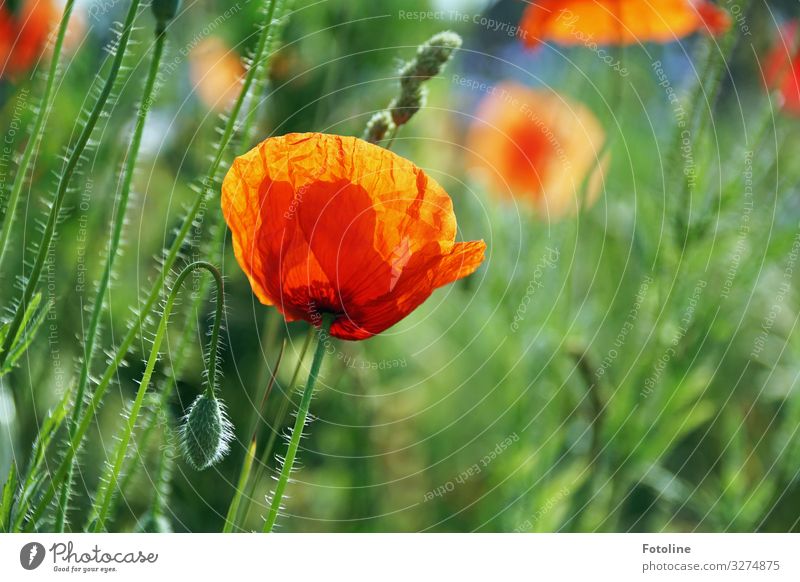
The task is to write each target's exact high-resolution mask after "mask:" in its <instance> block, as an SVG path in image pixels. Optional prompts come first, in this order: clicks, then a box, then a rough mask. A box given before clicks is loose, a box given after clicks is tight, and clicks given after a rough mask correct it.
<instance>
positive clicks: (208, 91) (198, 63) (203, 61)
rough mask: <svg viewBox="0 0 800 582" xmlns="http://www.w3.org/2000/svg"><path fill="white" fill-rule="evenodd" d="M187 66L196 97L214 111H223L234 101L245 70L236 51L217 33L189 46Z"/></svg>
mask: <svg viewBox="0 0 800 582" xmlns="http://www.w3.org/2000/svg"><path fill="white" fill-rule="evenodd" d="M189 70H190V74H191V78H192V84H193V85H194V90H195V92H196V93H197V96H198V97H199V98H200V101H202V102H203V103H204V104H205V105H206V107H208V108H209V109H213V110H214V111H225V110H226V109H228V107H230V106H231V105H232V104H233V102H234V101H236V98H237V97H238V95H239V90H240V89H241V81H242V79H243V78H244V75H245V73H246V70H245V67H244V64H243V63H242V59H241V58H240V57H239V54H238V53H237V52H236V51H235V50H233V49H232V48H230V47H229V46H228V45H227V44H225V41H223V40H222V39H221V38H218V37H211V38H207V39H204V40H203V41H201V42H200V43H199V44H198V45H197V46H195V47H194V48H193V49H192V51H191V53H190V54H189Z"/></svg>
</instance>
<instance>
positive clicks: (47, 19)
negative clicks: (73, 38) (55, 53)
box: [0, 0, 60, 78]
mask: <svg viewBox="0 0 800 582" xmlns="http://www.w3.org/2000/svg"><path fill="white" fill-rule="evenodd" d="M59 17H60V13H59V11H58V10H57V9H56V7H55V6H54V5H53V2H52V0H26V1H24V2H23V3H22V5H21V6H20V7H19V9H18V10H17V11H16V12H15V13H13V12H11V10H10V8H9V7H8V6H7V5H6V4H5V3H2V4H0V77H12V78H13V77H15V76H17V75H19V74H21V73H24V72H25V71H27V70H29V69H30V68H31V67H33V66H34V65H35V64H36V62H37V60H38V59H39V57H40V56H41V55H42V52H43V51H44V49H45V47H46V46H47V40H48V38H49V36H50V33H51V32H52V30H53V28H54V27H55V25H56V24H57V23H58V19H59Z"/></svg>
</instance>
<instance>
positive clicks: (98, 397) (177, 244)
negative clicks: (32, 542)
mask: <svg viewBox="0 0 800 582" xmlns="http://www.w3.org/2000/svg"><path fill="white" fill-rule="evenodd" d="M276 2H277V0H270V4H269V7H268V9H267V13H266V15H265V19H264V25H263V26H262V28H261V34H260V36H259V39H258V45H257V47H256V50H255V52H254V54H253V66H251V67H250V69H249V70H248V72H247V75H246V76H245V78H244V83H243V85H242V90H241V91H240V93H239V96H238V97H237V99H236V102H235V103H234V105H233V108H232V109H231V112H230V115H229V116H228V121H227V123H226V124H225V128H224V129H223V133H222V138H221V140H220V143H219V149H218V150H217V154H216V156H215V157H214V160H213V161H212V163H211V167H210V168H209V171H208V174H207V176H206V179H205V181H204V182H203V184H202V185H201V189H200V192H199V194H198V195H197V197H196V198H195V201H194V203H193V204H192V207H191V208H190V209H189V212H188V213H187V214H186V216H185V217H184V219H183V222H182V224H181V228H180V230H179V231H178V234H177V236H176V237H175V240H174V241H173V243H172V246H171V247H170V249H169V251H168V252H167V254H166V256H165V257H164V261H163V267H162V270H161V271H160V273H159V275H158V277H157V279H156V281H155V284H154V285H153V287H152V290H151V291H150V295H149V296H148V297H147V300H146V301H145V303H144V305H143V307H142V309H141V311H140V313H139V315H138V317H137V318H136V319H135V320H134V321H133V323H132V325H131V326H130V329H129V330H128V333H127V334H126V335H125V337H124V338H123V340H122V342H121V343H120V345H119V348H118V349H117V352H116V354H115V355H114V358H113V359H112V360H111V363H110V364H109V366H108V367H107V368H106V371H105V372H104V373H103V376H102V378H101V379H100V382H99V383H98V385H97V388H96V389H95V392H94V395H93V396H92V399H91V400H90V402H89V406H88V408H87V409H86V411H84V414H83V416H82V417H81V421H80V424H79V426H78V431H77V432H76V433H75V436H76V437H79V438H77V441H76V440H75V439H73V440H72V443H71V447H70V449H69V450H67V452H66V454H65V456H64V459H63V460H62V462H61V465H60V467H59V469H58V471H57V472H56V474H55V476H54V477H53V479H52V480H51V482H50V486H49V488H48V489H47V491H45V493H44V495H43V496H42V498H41V499H40V500H39V503H38V504H37V506H36V507H35V508H34V510H33V511H32V513H31V520H30V522H29V526H30V527H33V525H32V524H35V522H36V521H37V520H38V519H39V518H41V516H42V515H43V514H44V512H45V510H46V509H47V505H48V504H49V503H50V501H51V500H52V499H53V496H54V495H55V490H56V487H57V485H56V484H57V483H60V482H61V481H62V480H63V479H64V478H65V477H66V474H67V470H68V465H69V463H71V462H72V458H73V457H74V455H75V450H76V448H75V447H76V443H77V444H78V445H79V444H80V442H81V440H82V438H83V436H84V435H85V434H86V431H87V430H88V428H89V424H90V423H91V421H92V418H93V417H94V415H95V413H96V412H97V409H98V408H99V406H100V402H101V401H102V399H103V397H104V396H105V393H106V391H107V390H108V387H109V386H110V384H111V381H112V380H113V379H114V377H115V375H116V372H117V368H119V366H120V365H121V364H122V362H123V361H124V360H125V357H126V356H127V354H128V350H129V349H130V348H131V346H132V345H133V342H134V341H136V338H137V337H139V334H140V333H141V330H142V327H143V325H144V321H145V319H146V318H147V316H148V314H149V313H150V311H151V310H152V309H153V307H154V306H155V304H156V301H157V300H158V298H159V297H160V296H161V290H162V287H163V286H164V283H165V281H166V277H167V273H168V272H169V270H170V269H171V268H172V266H173V265H174V264H175V261H176V260H177V259H178V256H179V254H180V251H181V248H182V246H183V244H184V241H185V240H186V237H187V236H188V235H189V231H190V230H191V229H192V225H193V223H194V220H195V218H197V215H198V214H199V213H200V211H201V210H202V209H203V208H204V207H205V205H206V203H207V201H208V198H210V196H211V194H212V192H213V184H214V180H215V179H216V176H217V172H218V171H219V167H220V165H221V163H222V158H223V156H224V153H225V150H226V149H227V147H228V145H229V144H230V142H231V140H232V139H233V134H234V130H235V128H236V122H237V120H238V118H239V112H240V111H241V109H242V106H243V104H244V100H245V97H246V96H247V94H248V92H249V91H250V88H251V86H252V84H253V80H254V78H255V74H256V70H257V66H256V65H257V63H258V62H260V61H261V59H262V58H263V56H264V51H265V47H266V46H267V42H268V40H269V38H270V28H271V25H272V17H273V15H274V12H275V4H276Z"/></svg>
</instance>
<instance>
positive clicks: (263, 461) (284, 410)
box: [242, 327, 317, 518]
mask: <svg viewBox="0 0 800 582" xmlns="http://www.w3.org/2000/svg"><path fill="white" fill-rule="evenodd" d="M316 333H317V330H316V329H315V328H314V327H311V328H310V329H309V330H308V334H307V335H306V339H305V341H303V346H302V347H301V348H300V354H299V355H298V358H297V365H296V366H295V368H294V372H293V373H292V378H291V380H290V381H289V384H288V386H287V387H286V394H285V397H284V399H283V400H282V402H281V407H280V408H279V409H278V413H277V414H276V415H275V420H274V422H273V423H272V427H273V428H272V431H271V432H270V435H269V440H267V444H266V446H265V447H264V449H263V450H262V451H261V457H260V458H259V461H258V467H257V468H256V474H255V478H254V479H253V480H252V481H251V482H250V488H249V490H248V494H247V497H246V498H245V501H244V507H243V508H242V518H244V517H245V516H247V514H248V512H249V511H250V503H251V502H252V499H253V497H255V491H256V487H257V486H258V484H259V483H260V482H261V479H262V478H263V476H264V470H265V469H266V467H267V466H268V464H269V459H270V457H271V456H272V450H273V448H274V447H275V441H276V440H277V438H278V433H279V431H280V427H282V426H283V422H284V420H285V419H286V415H287V414H288V413H289V404H290V403H291V401H292V397H293V396H294V390H295V387H296V386H297V379H298V378H299V377H300V370H301V369H302V367H303V362H304V361H305V359H306V353H308V348H309V346H310V345H311V340H312V339H313V338H314V336H315V335H316ZM275 373H277V370H276V371H275ZM255 416H256V419H257V418H258V415H257V414H256V415H255Z"/></svg>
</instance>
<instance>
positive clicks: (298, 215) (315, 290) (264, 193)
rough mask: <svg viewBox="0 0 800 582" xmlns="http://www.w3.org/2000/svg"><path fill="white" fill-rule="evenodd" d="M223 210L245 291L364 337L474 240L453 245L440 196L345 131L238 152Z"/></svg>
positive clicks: (448, 212)
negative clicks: (244, 277) (344, 134)
mask: <svg viewBox="0 0 800 582" xmlns="http://www.w3.org/2000/svg"><path fill="white" fill-rule="evenodd" d="M222 210H223V213H224V215H225V220H226V221H227V223H228V226H229V227H230V230H231V233H232V236H233V248H234V252H235V255H236V259H237V260H238V262H239V265H240V266H241V267H242V269H243V270H244V272H245V274H246V275H247V277H248V279H249V280H250V284H251V286H252V288H253V292H254V293H255V294H256V296H257V297H258V298H259V299H260V300H261V302H262V303H264V304H265V305H274V306H275V307H276V308H277V309H278V310H279V311H280V312H281V313H282V314H283V315H284V316H285V317H286V319H287V320H289V321H292V320H297V319H304V320H306V321H309V322H311V323H313V324H315V325H316V324H318V323H319V321H320V317H321V314H323V313H331V314H334V315H335V316H336V317H335V320H334V322H333V326H332V328H331V335H333V336H335V337H338V338H341V339H346V340H362V339H366V338H368V337H370V336H372V335H375V334H377V333H380V332H382V331H384V330H385V329H387V328H389V327H391V326H392V325H394V324H395V323H397V322H398V321H400V320H401V319H403V318H404V317H406V316H407V315H408V314H409V313H411V312H412V311H413V310H414V309H416V308H417V307H418V306H419V305H420V304H422V302H423V301H425V300H426V299H427V298H428V297H429V296H430V294H431V293H432V292H433V290H434V289H436V288H437V287H441V286H443V285H447V284H448V283H451V282H453V281H455V280H457V279H460V278H462V277H465V276H467V275H469V274H471V273H472V272H474V271H475V270H476V269H477V268H478V266H479V265H480V264H481V262H482V261H483V256H484V250H485V247H486V245H485V244H484V243H483V241H474V242H467V243H456V242H454V241H455V235H456V218H455V214H454V213H453V205H452V201H451V200H450V197H449V196H448V195H447V193H446V192H445V191H444V190H443V189H442V187H441V186H439V184H437V183H436V182H435V181H434V180H432V179H431V178H430V177H428V176H427V175H426V174H425V173H424V172H423V171H422V170H420V169H419V168H417V167H416V166H415V165H414V164H412V163H411V162H409V161H408V160H405V159H403V158H401V157H400V156H398V155H396V154H393V153H392V152H390V151H388V150H386V149H383V148H381V147H378V146H376V145H372V144H369V143H367V142H365V141H362V140H360V139H356V138H353V137H341V136H336V135H325V134H319V133H306V134H289V135H285V136H282V137H276V138H270V139H267V140H265V141H263V142H261V143H260V144H259V145H258V146H256V147H255V148H253V149H252V150H250V151H249V152H248V153H246V154H244V155H243V156H241V157H239V158H237V159H236V160H235V161H234V163H233V166H232V167H231V169H230V171H229V172H228V174H227V176H226V177H225V180H224V181H223V184H222Z"/></svg>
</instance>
